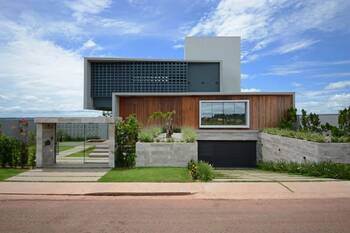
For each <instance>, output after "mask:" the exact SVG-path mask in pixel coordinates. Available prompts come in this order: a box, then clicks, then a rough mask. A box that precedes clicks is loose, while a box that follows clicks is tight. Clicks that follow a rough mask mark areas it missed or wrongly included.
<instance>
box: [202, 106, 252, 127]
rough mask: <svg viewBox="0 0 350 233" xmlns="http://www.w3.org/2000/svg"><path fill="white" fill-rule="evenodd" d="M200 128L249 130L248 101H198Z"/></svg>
mask: <svg viewBox="0 0 350 233" xmlns="http://www.w3.org/2000/svg"><path fill="white" fill-rule="evenodd" d="M199 104H200V116H199V117H200V118H199V121H200V122H199V123H200V124H199V125H200V128H249V101H248V100H202V101H200V103H199Z"/></svg>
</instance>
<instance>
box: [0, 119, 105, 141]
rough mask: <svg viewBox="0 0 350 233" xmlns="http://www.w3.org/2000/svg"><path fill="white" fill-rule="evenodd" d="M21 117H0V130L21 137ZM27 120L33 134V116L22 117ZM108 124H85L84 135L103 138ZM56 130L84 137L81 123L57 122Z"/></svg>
mask: <svg viewBox="0 0 350 233" xmlns="http://www.w3.org/2000/svg"><path fill="white" fill-rule="evenodd" d="M21 119H22V118H0V125H1V128H0V132H1V133H2V134H4V135H6V136H9V137H14V138H17V139H20V138H21V135H20V131H19V126H20V124H19V121H20V120H21ZM23 119H25V120H27V121H28V132H30V133H31V134H34V135H35V124H34V119H33V118H23ZM107 128H108V126H107V124H99V123H91V124H85V135H86V137H87V138H89V137H99V138H103V139H107V138H108V130H107ZM57 131H61V132H62V133H63V134H65V135H69V136H71V137H81V138H84V127H83V124H80V123H75V124H57Z"/></svg>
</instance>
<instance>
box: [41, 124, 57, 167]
mask: <svg viewBox="0 0 350 233" xmlns="http://www.w3.org/2000/svg"><path fill="white" fill-rule="evenodd" d="M36 137H37V138H36V139H37V140H36V166H37V167H39V168H40V167H48V166H52V165H54V164H55V163H56V158H55V146H56V145H55V141H56V124H54V123H37V136H36Z"/></svg>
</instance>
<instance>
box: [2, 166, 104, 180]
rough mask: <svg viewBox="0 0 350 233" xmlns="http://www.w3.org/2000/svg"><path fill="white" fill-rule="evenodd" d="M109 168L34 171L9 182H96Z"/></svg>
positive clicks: (12, 178)
mask: <svg viewBox="0 0 350 233" xmlns="http://www.w3.org/2000/svg"><path fill="white" fill-rule="evenodd" d="M109 170H110V169H109V168H87V169H83V168H76V169H74V168H73V169H66V168H58V169H57V168H51V169H49V168H48V169H33V170H29V171H26V172H23V173H20V174H18V175H16V176H12V177H10V178H8V179H7V181H17V182H19V181H20V182H95V181H98V179H100V178H101V177H102V176H103V175H105V174H106V173H107V172H108V171H109Z"/></svg>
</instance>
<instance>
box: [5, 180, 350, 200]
mask: <svg viewBox="0 0 350 233" xmlns="http://www.w3.org/2000/svg"><path fill="white" fill-rule="evenodd" d="M16 194H17V195H116V196H120V195H124V196H125V195H129V196H141V195H144V196H151V195H157V196H159V195H164V196H171V195H181V194H183V195H184V196H183V197H182V198H193V199H304V198H307V199H319V198H350V181H331V182H327V181H326V182H282V183H280V182H273V183H272V182H271V183H270V182H265V183H261V182H258V183H254V182H242V183H239V182H237V183H28V182H27V183H25V182H23V183H18V182H1V183H0V196H2V195H16ZM185 194H186V195H185ZM188 194H191V195H188Z"/></svg>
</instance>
